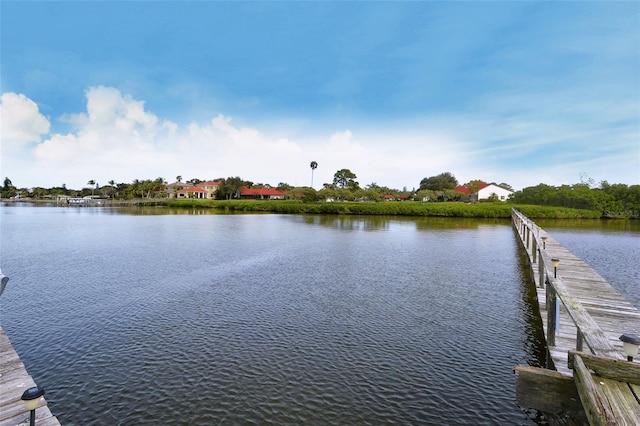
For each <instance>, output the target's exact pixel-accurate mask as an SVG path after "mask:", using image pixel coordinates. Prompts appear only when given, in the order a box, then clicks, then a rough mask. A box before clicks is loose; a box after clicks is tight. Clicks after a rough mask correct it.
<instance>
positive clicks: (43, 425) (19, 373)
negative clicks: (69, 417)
mask: <svg viewBox="0 0 640 426" xmlns="http://www.w3.org/2000/svg"><path fill="white" fill-rule="evenodd" d="M34 386H36V383H35V382H34V381H33V379H32V378H31V376H29V373H27V370H26V368H25V366H24V364H23V363H22V361H20V358H19V357H18V354H17V353H16V351H15V349H13V346H12V345H11V342H10V341H9V338H8V337H7V335H6V334H5V332H4V330H3V329H2V327H0V426H17V425H28V424H29V411H27V409H26V408H25V405H24V402H23V401H22V399H21V397H22V393H23V392H24V391H25V390H27V389H29V388H31V387H34ZM36 425H37V426H60V422H59V421H58V419H57V418H56V417H55V416H54V415H53V414H51V411H49V407H48V406H47V402H46V400H45V399H44V398H42V399H41V401H40V405H39V406H38V408H37V409H36Z"/></svg>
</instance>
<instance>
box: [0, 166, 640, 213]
mask: <svg viewBox="0 0 640 426" xmlns="http://www.w3.org/2000/svg"><path fill="white" fill-rule="evenodd" d="M317 167H318V163H317V162H315V161H312V162H311V163H310V168H311V173H312V175H311V178H312V180H313V172H314V170H315V169H316V168H317ZM356 179H357V176H356V174H355V173H353V172H352V171H351V170H349V169H341V170H338V171H337V172H336V173H335V174H334V177H333V182H332V183H325V184H323V188H322V189H320V190H317V191H316V190H315V189H314V188H312V187H304V186H303V187H293V186H291V185H288V184H287V183H284V182H281V183H279V184H278V186H277V189H278V190H280V191H283V192H284V198H285V200H274V201H267V200H240V188H242V187H243V186H246V187H248V188H259V187H271V185H268V184H262V183H257V184H254V183H253V182H250V181H245V180H243V179H241V178H240V177H238V176H236V177H228V178H226V179H224V178H219V179H216V181H217V182H219V186H218V189H217V192H216V193H215V194H209V196H212V197H213V196H215V198H216V200H203V199H193V198H192V199H188V200H176V199H175V198H173V197H174V196H175V191H176V190H177V187H175V188H173V190H167V187H168V186H167V183H166V182H165V180H164V179H163V178H157V179H154V180H151V179H147V180H138V179H136V180H134V181H133V182H132V183H115V181H113V180H111V181H109V182H108V184H107V185H104V186H100V185H99V184H98V183H97V182H96V181H95V180H94V179H90V180H89V181H88V182H87V185H88V187H86V188H82V189H81V190H73V189H68V188H67V187H66V185H65V184H62V186H61V187H53V188H49V189H46V188H41V187H36V188H30V189H27V188H17V187H16V186H14V184H13V182H12V181H11V179H9V178H8V177H6V178H5V179H4V182H3V185H2V187H0V191H1V193H0V195H1V197H2V198H3V199H28V200H33V201H50V200H52V199H55V198H56V197H57V196H60V195H66V196H71V197H85V196H89V195H91V196H94V197H99V198H103V199H110V200H119V201H120V200H135V202H136V203H138V204H144V202H145V201H150V202H153V203H157V204H161V205H170V206H178V207H180V206H189V207H197V206H202V207H206V208H215V209H223V210H226V211H246V212H249V211H251V212H258V211H269V212H276V213H318V214H324V213H326V214H362V215H405V216H440V217H450V216H455V217H482V218H508V217H509V214H510V208H511V207H512V206H515V207H518V208H520V210H521V211H522V212H523V213H524V214H526V215H527V216H529V217H532V218H612V219H627V218H632V219H640V185H631V186H628V185H626V184H609V183H608V182H606V181H603V182H601V183H600V185H599V186H597V187H596V185H595V184H594V182H593V181H592V180H589V181H587V182H581V183H578V184H575V185H562V186H559V187H554V186H550V185H545V184H539V185H537V186H532V187H527V188H524V189H523V190H521V191H517V192H515V193H513V194H512V196H511V197H510V199H509V200H508V202H507V203H501V202H497V201H496V200H491V199H489V200H481V202H480V203H475V204H470V203H468V202H469V201H470V200H472V199H473V197H472V196H470V195H468V194H467V193H463V192H458V191H456V190H454V189H453V188H455V187H456V185H457V184H458V181H457V179H456V178H455V176H454V175H453V174H451V173H449V172H444V173H440V174H439V175H436V176H431V177H425V178H424V179H422V180H421V181H420V186H419V188H418V189H417V190H416V189H415V188H414V189H413V190H409V191H408V190H407V189H406V188H403V190H402V191H400V190H397V189H392V188H388V187H385V186H380V185H378V184H377V183H375V182H372V183H371V184H368V185H366V186H365V187H364V188H362V187H360V184H359V183H358V182H357V181H356ZM176 180H177V181H178V182H181V181H182V176H177V177H176ZM187 182H188V183H189V184H191V185H196V184H198V183H199V182H203V181H202V180H200V179H197V178H194V179H191V180H189V181H187ZM481 183H483V182H482V181H481V180H478V179H476V180H472V181H470V182H468V183H466V184H465V186H466V188H468V189H469V190H470V191H471V193H472V194H473V193H474V192H477V188H478V187H479V185H480V184H481ZM499 186H502V187H503V188H510V186H509V185H508V184H506V183H501V184H500V185H499ZM172 191H173V192H172ZM392 200H393V201H392ZM396 200H398V201H396Z"/></svg>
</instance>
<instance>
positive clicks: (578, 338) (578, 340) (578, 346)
mask: <svg viewBox="0 0 640 426" xmlns="http://www.w3.org/2000/svg"><path fill="white" fill-rule="evenodd" d="M576 351H578V352H582V333H581V332H580V327H578V331H577V332H576Z"/></svg>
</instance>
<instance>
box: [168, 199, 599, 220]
mask: <svg viewBox="0 0 640 426" xmlns="http://www.w3.org/2000/svg"><path fill="white" fill-rule="evenodd" d="M160 203H161V204H162V205H166V206H169V207H184V208H193V207H202V208H212V209H220V210H224V211H227V212H273V213H287V214H300V213H308V214H349V215H384V216H435V217H479V218H505V219H508V218H510V217H511V207H516V208H518V209H519V210H520V211H521V212H522V213H524V214H525V215H527V216H528V217H531V218H549V219H561V218H573V219H586V218H589V219H597V218H599V217H600V215H599V214H598V213H597V212H594V211H592V210H578V209H569V208H561V207H545V206H528V205H512V204H506V203H477V204H464V203H457V202H446V203H422V202H417V201H403V202H396V201H390V202H384V203H359V202H341V203H325V202H313V203H305V202H301V201H289V200H284V201H283V200H163V201H161V202H160Z"/></svg>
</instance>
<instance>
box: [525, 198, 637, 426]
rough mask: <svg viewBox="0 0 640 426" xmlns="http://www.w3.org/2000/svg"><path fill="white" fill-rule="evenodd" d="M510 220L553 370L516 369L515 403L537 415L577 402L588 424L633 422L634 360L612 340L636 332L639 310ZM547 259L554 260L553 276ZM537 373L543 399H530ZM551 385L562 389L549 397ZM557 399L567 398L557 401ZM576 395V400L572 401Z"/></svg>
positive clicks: (528, 225) (537, 232) (533, 228)
mask: <svg viewBox="0 0 640 426" xmlns="http://www.w3.org/2000/svg"><path fill="white" fill-rule="evenodd" d="M512 220H513V226H514V228H515V229H516V231H517V233H518V236H519V240H520V242H521V243H522V247H523V248H524V249H525V250H526V253H527V257H528V261H529V265H530V266H531V272H532V276H533V280H534V282H535V286H536V291H537V299H538V305H539V309H540V317H541V318H542V323H543V327H544V334H545V338H546V343H547V349H548V352H549V358H550V360H552V363H553V365H548V366H547V367H549V368H555V370H556V371H557V372H558V373H559V374H551V373H549V372H547V371H539V370H540V369H534V368H531V367H525V366H518V367H516V374H517V375H518V376H519V377H518V381H519V382H520V383H519V384H518V383H517V385H516V387H517V392H519V393H520V395H517V397H518V400H519V403H521V402H522V403H521V405H523V403H524V404H528V405H523V406H529V408H537V409H539V410H541V411H545V410H544V409H543V408H545V407H546V408H547V409H549V407H551V409H552V411H556V412H557V413H558V414H560V412H562V411H565V412H572V411H575V410H576V407H575V406H572V407H570V405H571V400H574V402H580V401H581V402H582V407H583V408H584V412H585V414H586V419H588V422H589V424H606V425H609V424H611V425H616V424H623V425H625V424H629V425H640V404H639V403H638V401H639V400H640V386H639V385H640V364H638V361H640V359H638V357H636V359H635V360H634V362H628V361H626V359H627V356H626V355H625V354H624V352H623V343H622V342H621V341H620V336H621V335H622V334H635V335H640V311H639V310H638V309H637V308H636V307H634V306H633V305H632V304H631V303H629V302H628V301H627V300H626V299H625V298H624V297H623V296H622V295H621V294H620V293H619V292H618V291H617V290H615V289H614V288H613V287H612V286H611V285H610V284H609V283H607V282H606V280H605V279H604V278H602V276H600V275H599V274H598V273H597V272H596V271H594V270H593V269H592V268H591V267H590V266H589V265H587V264H586V263H585V262H584V261H582V260H581V259H579V258H578V257H576V256H575V255H574V254H573V253H571V252H570V251H569V250H567V249H566V248H564V247H563V246H562V245H561V244H559V243H558V242H557V241H556V240H554V239H553V237H552V236H551V235H549V234H548V233H547V232H546V231H545V230H544V229H541V228H540V227H538V226H537V225H536V224H535V223H534V222H533V221H531V220H530V219H529V218H527V217H526V216H524V215H522V214H521V213H520V212H518V211H517V210H515V209H514V210H513V212H512ZM552 259H558V260H559V263H558V266H557V268H556V270H555V272H554V267H553V263H552ZM554 275H555V276H554ZM603 365H606V368H605V367H602V366H603ZM620 368H622V370H623V371H624V372H623V373H620V372H619V370H620ZM612 371H615V373H612ZM594 372H596V373H597V374H595V373H594ZM554 373H555V372H554ZM542 376H544V377H546V379H545V380H547V379H548V381H547V382H544V383H545V385H544V386H540V391H541V392H546V393H547V396H546V397H545V398H542V400H537V397H536V396H532V395H529V394H531V393H532V392H533V391H534V389H535V388H536V385H535V381H536V379H538V378H540V377H542ZM562 377H564V378H565V379H566V378H570V377H573V379H569V380H568V381H567V380H562ZM541 383H542V382H541ZM555 385H558V386H560V387H559V388H558V389H562V390H558V394H557V395H555V396H553V395H554V390H552V389H549V387H553V386H555ZM563 396H564V397H568V399H567V400H566V401H565V403H564V404H558V401H560V400H562V398H563ZM577 396H579V401H575V400H576V399H578V398H577ZM551 399H555V400H554V401H551ZM545 404H550V405H545ZM553 404H556V405H555V406H554V405H553ZM592 404H593V405H594V406H592ZM532 405H533V406H532Z"/></svg>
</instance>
